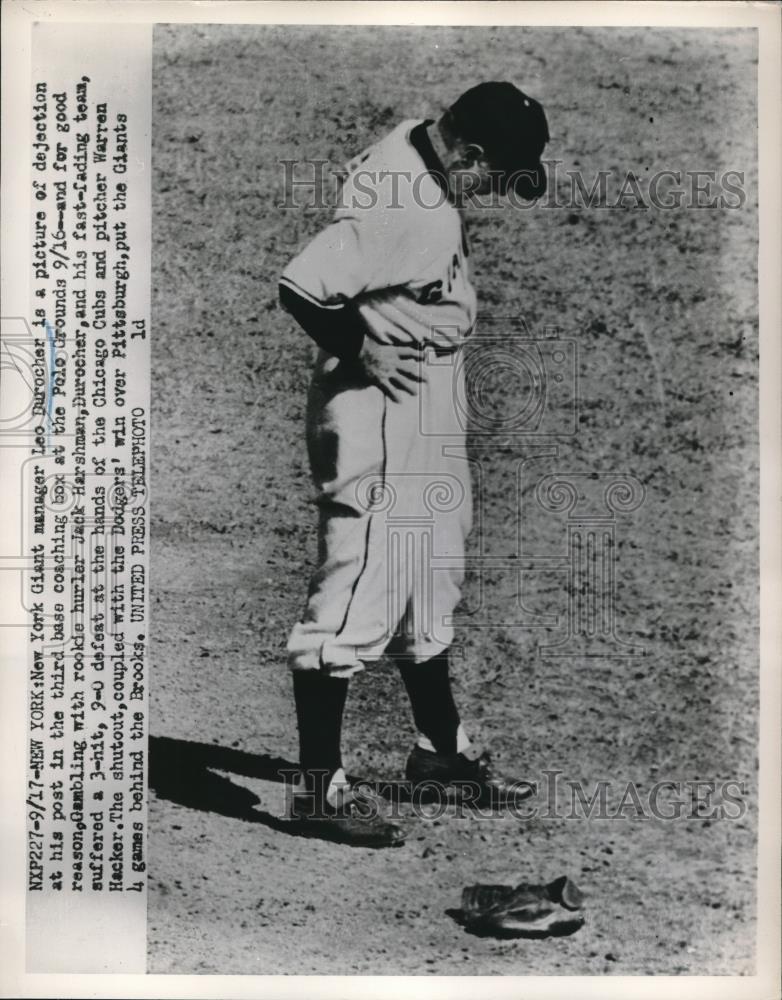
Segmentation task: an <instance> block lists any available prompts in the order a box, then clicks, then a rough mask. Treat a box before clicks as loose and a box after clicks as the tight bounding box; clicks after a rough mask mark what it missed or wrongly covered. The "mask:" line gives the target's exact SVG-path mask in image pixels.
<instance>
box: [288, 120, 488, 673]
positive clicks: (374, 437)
mask: <svg viewBox="0 0 782 1000" xmlns="http://www.w3.org/2000/svg"><path fill="white" fill-rule="evenodd" d="M436 165H437V160H436V157H435V156H434V152H433V150H432V148H431V143H430V142H429V140H428V136H427V135H426V131H425V125H424V124H422V123H419V122H415V121H408V122H404V123H403V124H402V125H400V126H399V127H398V128H396V129H394V131H393V132H391V133H390V134H389V135H388V136H386V137H385V138H384V139H382V140H381V141H380V142H378V143H377V144H376V145H374V146H372V147H370V148H369V149H368V150H367V151H366V152H365V153H363V154H362V155H361V156H359V157H357V158H356V159H355V160H354V161H353V162H352V163H351V164H350V165H349V168H348V169H349V171H350V172H349V175H348V177H347V178H346V181H345V184H344V188H343V191H342V196H341V207H340V208H339V209H338V210H337V212H336V215H335V218H334V221H333V223H332V224H331V225H329V226H328V227H327V228H326V229H324V230H323V231H322V232H321V233H320V234H319V235H317V236H316V237H315V238H314V239H313V240H312V242H311V243H310V244H309V245H308V246H307V247H306V248H305V249H304V250H303V251H302V252H301V253H300V254H299V255H298V256H297V257H296V258H295V259H294V260H293V261H292V262H291V263H290V265H289V266H288V267H287V268H286V270H285V272H284V274H283V276H282V278H281V284H282V285H286V286H287V287H288V289H289V290H290V291H293V292H294V293H296V294H297V295H298V296H300V297H302V298H305V299H307V301H309V302H310V303H312V304H315V305H317V306H318V307H320V308H322V309H334V310H339V309H340V308H341V307H343V306H344V305H345V303H347V302H352V303H353V305H355V306H356V307H357V308H358V309H359V311H360V313H361V316H362V317H363V319H364V321H365V323H366V327H367V335H368V336H371V337H372V338H373V339H375V340H376V341H378V342H380V343H396V344H404V343H413V342H415V343H417V344H420V345H423V346H425V347H427V348H428V351H427V356H428V360H429V363H427V364H425V365H424V367H423V373H424V374H425V375H426V382H425V383H424V384H422V386H421V387H420V390H419V393H418V395H417V396H405V398H404V400H403V401H401V402H393V401H391V400H390V399H388V398H387V397H386V396H385V395H384V394H383V392H382V391H381V390H380V389H379V388H377V387H375V386H372V385H367V384H366V382H365V381H362V380H361V379H360V378H359V377H358V376H357V375H356V374H355V371H353V370H351V368H350V366H349V365H346V364H345V363H343V362H340V361H339V359H338V358H336V357H334V356H332V355H330V354H328V353H326V351H324V350H321V351H320V352H319V356H318V362H317V365H316V369H315V374H314V377H313V382H312V386H311V389H310V394H309V402H308V417H307V444H308V450H309V456H310V464H311V468H312V474H313V479H314V482H315V485H316V487H317V489H318V498H317V502H318V507H319V513H320V521H319V564H318V568H317V570H316V572H315V574H314V576H313V578H312V581H311V584H310V589H309V595H308V600H307V606H306V608H305V611H304V614H303V616H302V620H301V621H300V622H299V623H297V625H296V626H295V627H294V629H293V631H292V633H291V637H290V641H289V644H288V650H289V656H290V665H291V667H292V668H293V669H323V670H326V671H328V672H330V673H332V674H333V675H335V676H342V677H348V676H350V675H351V674H353V673H355V672H356V671H358V670H361V669H362V668H363V665H364V663H365V662H368V661H371V660H374V659H377V658H379V657H380V656H382V655H383V653H384V652H393V653H395V654H398V655H402V656H404V657H406V658H409V659H412V660H414V661H415V662H422V661H424V660H427V659H429V658H430V657H431V656H434V655H435V654H437V653H439V652H441V651H442V650H443V649H445V648H446V647H447V646H448V645H450V643H451V642H452V641H453V626H452V623H451V616H452V615H453V611H454V608H455V606H456V604H457V603H458V601H459V599H460V594H461V584H462V580H463V572H464V565H463V564H464V539H465V537H466V534H467V532H468V531H469V529H470V524H471V497H470V477H469V468H468V464H467V459H466V453H465V450H464V427H463V422H462V418H461V415H460V414H459V412H458V411H457V407H456V402H455V399H456V395H457V389H458V381H459V380H460V379H461V377H462V375H461V368H460V364H459V361H460V358H461V351H460V346H461V344H462V343H463V341H464V339H465V338H466V337H467V336H468V335H469V334H470V332H471V330H472V328H473V325H474V323H475V307H476V300H475V292H474V289H473V287H472V285H471V284H470V281H469V276H468V261H467V245H466V240H465V236H464V230H463V225H462V221H461V217H460V214H459V212H458V211H457V210H456V208H454V206H453V205H452V204H451V203H450V201H448V200H447V198H446V197H445V194H444V189H443V187H442V185H441V183H440V182H438V180H437V179H436V177H435V176H434V175H433V173H432V172H431V171H432V170H433V168H436ZM394 175H395V176H396V182H394V181H393V179H392V178H393V176H394ZM394 183H396V190H395V191H394V189H393V184H394Z"/></svg>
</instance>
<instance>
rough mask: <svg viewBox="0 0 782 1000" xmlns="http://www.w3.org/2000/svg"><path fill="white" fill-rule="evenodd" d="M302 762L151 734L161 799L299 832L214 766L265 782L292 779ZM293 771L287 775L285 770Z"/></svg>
mask: <svg viewBox="0 0 782 1000" xmlns="http://www.w3.org/2000/svg"><path fill="white" fill-rule="evenodd" d="M296 769H297V765H296V764H294V763H292V762H291V761H289V760H285V759H284V758H283V757H271V756H269V755H268V754H252V753H246V752H245V751H244V750H234V749H230V748H228V747H221V746H217V745H216V744H210V743H195V742H190V741H189V740H175V739H171V738H170V737H167V736H151V737H150V739H149V787H150V788H151V789H152V790H153V791H154V792H155V794H156V795H157V797H158V798H160V799H167V800H168V801H170V802H176V803H178V804H179V805H182V806H187V808H188V809H199V810H201V811H203V812H215V813H219V814H220V815H222V816H229V817H231V818H232V819H241V820H245V821H246V822H249V823H262V824H263V825H264V826H269V827H271V828H272V829H274V830H281V831H283V832H285V833H290V834H294V835H295V834H296V833H297V830H296V828H295V826H294V824H293V823H291V822H290V820H286V819H285V818H283V817H280V816H274V815H272V814H271V813H268V812H265V811H263V810H262V809H258V808H257V806H258V805H259V803H260V801H261V800H260V799H259V798H258V796H257V795H256V794H255V793H254V792H251V791H250V789H249V788H243V787H242V786H241V785H237V784H234V782H233V781H231V780H230V778H227V777H225V776H224V775H222V774H215V773H214V772H215V771H229V772H231V773H232V774H237V775H243V776H244V777H248V778H260V779H261V780H263V781H281V782H285V781H286V780H287V781H290V780H291V775H292V774H293V773H294V772H295V771H296ZM286 771H287V772H289V776H286V775H285V773H284V772H286Z"/></svg>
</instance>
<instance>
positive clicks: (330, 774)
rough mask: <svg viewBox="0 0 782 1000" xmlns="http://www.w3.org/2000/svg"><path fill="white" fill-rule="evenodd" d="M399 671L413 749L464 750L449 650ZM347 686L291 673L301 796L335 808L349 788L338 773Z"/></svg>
mask: <svg viewBox="0 0 782 1000" xmlns="http://www.w3.org/2000/svg"><path fill="white" fill-rule="evenodd" d="M399 672H400V673H401V675H402V680H403V682H404V685H405V688H406V689H407V694H408V697H409V698H410V704H411V706H412V709H413V719H414V720H415V725H416V728H417V729H418V740H417V742H418V746H419V747H421V748H422V749H423V750H428V751H429V752H430V753H438V754H453V753H459V752H461V751H463V750H466V749H467V747H468V746H469V745H470V741H469V739H468V738H467V735H466V733H465V731H464V729H463V727H462V725H461V722H460V720H459V712H458V710H457V708H456V703H455V702H454V699H453V691H452V690H451V678H450V672H449V663H448V651H447V650H444V651H443V652H442V653H438V655H437V656H433V657H432V658H431V659H429V660H426V661H425V662H424V663H400V664H399ZM348 683H349V682H348V680H347V678H342V677H330V676H328V674H324V673H321V672H319V671H317V670H295V671H294V672H293V695H294V699H295V702H296V718H297V721H298V726H299V766H300V767H301V772H302V780H301V784H300V791H301V792H307V793H309V794H311V795H314V796H315V800H316V801H321V802H322V801H326V802H328V803H330V804H331V805H335V804H336V802H337V800H338V798H339V795H340V790H341V789H344V788H347V787H348V780H347V777H346V776H345V772H344V770H343V768H342V716H343V714H344V710H345V702H346V700H347V695H348Z"/></svg>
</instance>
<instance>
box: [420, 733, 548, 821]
mask: <svg viewBox="0 0 782 1000" xmlns="http://www.w3.org/2000/svg"><path fill="white" fill-rule="evenodd" d="M405 777H406V778H407V780H408V781H410V782H411V783H412V784H413V786H422V785H424V784H426V785H429V786H430V787H432V791H434V786H441V787H443V788H444V789H445V790H446V792H447V795H448V798H450V799H455V800H456V801H462V802H465V803H467V802H469V803H473V804H475V805H478V806H493V807H499V806H508V805H515V804H516V803H518V802H522V801H524V799H528V798H529V797H530V795H533V794H534V793H535V791H536V790H537V789H536V787H535V785H534V784H531V783H530V782H529V781H521V780H519V779H513V778H508V777H505V776H503V775H501V774H497V773H496V771H495V770H494V769H493V767H492V764H491V755H490V754H489V753H488V751H486V750H483V751H480V750H477V749H475V748H473V747H470V748H468V749H467V750H466V751H464V752H463V753H452V754H439V753H433V752H432V751H431V750H424V749H423V748H422V747H419V746H416V747H415V748H414V749H413V751H412V753H411V754H410V756H409V757H408V758H407V767H406V768H405ZM414 791H415V787H414Z"/></svg>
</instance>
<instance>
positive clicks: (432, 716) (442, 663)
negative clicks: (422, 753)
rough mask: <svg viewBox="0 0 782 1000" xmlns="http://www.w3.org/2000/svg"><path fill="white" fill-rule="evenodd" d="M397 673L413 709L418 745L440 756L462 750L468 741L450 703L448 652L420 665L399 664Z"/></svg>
mask: <svg viewBox="0 0 782 1000" xmlns="http://www.w3.org/2000/svg"><path fill="white" fill-rule="evenodd" d="M399 672H400V673H401V675H402V680H403V681H404V685H405V687H406V688H407V694H408V697H409V698H410V705H411V706H412V709H413V719H414V720H415V725H416V728H417V729H418V746H419V747H421V748H422V749H423V750H429V751H430V752H431V753H440V754H453V753H457V752H461V751H463V750H466V749H467V747H468V746H469V745H470V741H469V739H468V738H467V734H466V733H465V731H464V729H463V727H462V725H461V722H460V720H459V712H458V709H457V708H456V703H455V702H454V700H453V691H452V690H451V677H450V672H449V664H448V650H447V649H446V650H443V652H442V653H438V654H437V656H433V657H432V658H431V659H429V660H426V661H425V662H424V663H400V664H399Z"/></svg>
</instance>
